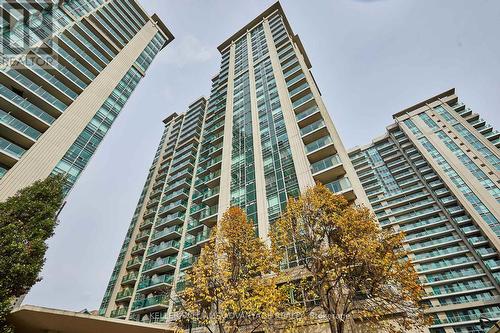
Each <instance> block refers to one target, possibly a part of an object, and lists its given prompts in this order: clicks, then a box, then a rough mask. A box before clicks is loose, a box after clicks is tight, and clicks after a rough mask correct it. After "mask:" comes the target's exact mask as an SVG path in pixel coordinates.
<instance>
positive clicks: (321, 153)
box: [305, 135, 336, 163]
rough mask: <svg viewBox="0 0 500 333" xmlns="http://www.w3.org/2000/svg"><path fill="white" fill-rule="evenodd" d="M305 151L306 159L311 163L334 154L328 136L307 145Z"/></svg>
mask: <svg viewBox="0 0 500 333" xmlns="http://www.w3.org/2000/svg"><path fill="white" fill-rule="evenodd" d="M305 150H306V154H307V158H308V159H309V161H311V162H312V163H314V162H316V161H319V160H322V159H324V158H326V157H328V156H329V155H332V154H334V153H335V152H336V150H335V146H334V145H333V140H332V138H331V137H330V136H329V135H326V136H324V137H322V138H319V139H318V140H315V141H313V142H311V143H309V144H307V145H306V146H305Z"/></svg>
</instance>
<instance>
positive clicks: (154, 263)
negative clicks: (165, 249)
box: [143, 251, 177, 272]
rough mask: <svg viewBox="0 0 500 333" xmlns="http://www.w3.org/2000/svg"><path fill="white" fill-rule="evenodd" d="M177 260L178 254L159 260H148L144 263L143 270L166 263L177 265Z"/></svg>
mask: <svg viewBox="0 0 500 333" xmlns="http://www.w3.org/2000/svg"><path fill="white" fill-rule="evenodd" d="M148 252H149V251H148ZM176 262H177V256H176V255H175V256H171V257H166V258H159V259H158V260H148V261H146V263H145V264H144V269H143V272H146V271H149V270H152V269H155V268H158V267H161V266H165V265H170V266H175V263H176Z"/></svg>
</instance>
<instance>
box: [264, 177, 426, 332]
mask: <svg viewBox="0 0 500 333" xmlns="http://www.w3.org/2000/svg"><path fill="white" fill-rule="evenodd" d="M272 239H273V248H274V249H275V250H276V251H280V252H282V253H284V252H285V251H286V249H287V248H289V247H290V246H291V245H292V244H293V245H294V246H295V248H296V249H297V252H298V253H300V254H301V255H302V256H303V258H304V259H305V260H304V263H305V264H304V267H303V271H304V274H303V275H305V278H304V281H306V282H305V283H302V286H303V287H304V288H305V289H306V293H308V295H309V297H314V298H317V299H318V301H319V310H320V313H321V317H322V318H325V319H326V320H328V323H329V326H330V330H331V332H332V333H344V332H352V331H357V332H360V331H361V332H376V331H378V330H383V331H384V332H391V333H396V332H398V333H399V332H401V333H403V332H408V331H409V330H410V329H418V328H420V327H423V325H425V324H426V323H427V320H426V318H425V316H424V312H423V309H422V307H421V306H420V305H419V301H420V300H421V297H422V295H423V288H422V287H421V286H420V285H419V283H418V277H417V274H416V272H415V270H414V268H413V266H412V264H411V262H410V261H409V260H407V257H406V256H407V253H406V252H405V251H404V250H403V247H402V240H403V235H402V234H399V233H394V232H389V231H383V230H382V229H380V228H379V226H378V224H377V223H376V221H375V218H374V216H373V214H372V213H370V211H369V210H368V209H366V208H363V207H359V206H355V205H351V204H349V203H348V202H347V200H346V199H345V198H344V197H343V196H341V195H336V194H334V193H332V192H331V191H330V190H328V189H327V188H326V187H325V186H323V185H321V184H318V185H316V186H315V187H313V188H310V189H309V190H307V191H306V192H305V193H304V194H303V195H302V196H301V197H299V198H297V199H291V200H290V201H289V202H288V205H287V209H286V211H285V212H284V213H283V215H282V217H281V218H280V219H279V220H278V221H277V222H276V223H275V225H274V227H273V231H272ZM317 310H318V309H316V311H317ZM312 311H314V310H312ZM311 313H314V312H311ZM316 314H318V312H316Z"/></svg>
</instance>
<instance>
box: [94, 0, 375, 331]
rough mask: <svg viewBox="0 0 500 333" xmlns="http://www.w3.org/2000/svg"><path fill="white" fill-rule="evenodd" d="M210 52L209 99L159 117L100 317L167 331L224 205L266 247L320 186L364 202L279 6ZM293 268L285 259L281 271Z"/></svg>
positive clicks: (291, 258)
mask: <svg viewBox="0 0 500 333" xmlns="http://www.w3.org/2000/svg"><path fill="white" fill-rule="evenodd" d="M218 50H219V51H220V54H221V58H222V59H221V64H220V70H219V73H218V74H217V75H215V76H214V77H213V78H212V86H211V91H210V97H209V98H208V99H207V100H205V99H204V98H200V99H198V100H197V101H195V102H194V103H192V104H191V105H190V106H189V107H188V109H187V111H186V112H184V113H183V114H180V115H177V114H172V115H171V116H169V117H168V118H167V119H165V130H164V133H163V136H162V139H161V142H160V145H159V146H158V150H157V153H156V156H155V158H154V161H153V164H152V166H151V169H150V171H149V175H148V178H147V181H146V183H145V185H144V190H143V192H142V195H141V197H140V200H139V203H138V205H137V208H136V211H135V214H134V216H133V218H132V222H131V224H130V227H129V229H128V232H127V235H126V238H125V241H124V243H123V246H122V249H121V252H120V254H119V257H118V261H117V263H116V265H115V268H114V270H113V273H112V276H111V279H110V282H109V285H108V287H107V289H106V292H105V295H104V298H103V301H102V304H101V308H100V315H104V316H110V317H115V318H123V319H130V320H136V321H141V322H159V323H162V322H166V321H168V318H170V315H172V314H174V313H175V311H176V308H175V305H174V304H173V302H172V301H171V299H174V298H175V294H176V293H177V292H179V291H181V290H182V289H183V283H184V279H183V277H184V274H185V271H186V269H188V268H189V267H191V266H192V264H193V262H194V261H195V260H196V258H197V256H198V255H199V253H200V250H201V248H202V246H203V244H204V243H205V242H206V240H207V238H208V237H209V234H210V230H211V228H213V227H214V226H216V224H217V221H218V219H219V218H220V217H221V215H222V214H223V213H224V211H226V210H227V209H228V208H229V207H230V206H239V207H242V208H243V209H244V210H245V211H246V213H247V215H248V217H249V218H250V219H251V220H252V221H253V222H254V223H255V229H256V232H257V233H258V234H259V236H260V237H262V238H263V239H266V238H267V237H268V231H269V225H270V223H272V222H273V221H274V220H276V218H277V217H278V216H279V215H280V213H281V212H282V210H283V209H284V207H285V204H286V201H287V200H288V199H289V198H290V197H295V196H297V195H298V194H299V193H300V192H301V191H303V190H305V189H307V188H308V187H310V186H312V185H313V184H315V182H316V181H320V182H322V183H324V184H326V185H327V186H328V187H329V188H330V189H331V190H333V191H334V192H337V193H341V194H343V195H345V196H346V197H347V198H348V199H349V200H351V201H352V202H358V203H366V204H367V203H368V201H367V198H366V196H365V195H364V191H363V190H362V188H361V183H360V182H359V180H358V178H357V176H356V173H355V170H354V167H353V166H352V164H351V162H350V159H349V156H348V154H347V151H346V149H345V148H344V146H343V144H342V142H341V140H340V137H339V135H338V133H337V131H336V129H335V127H334V125H333V122H332V120H331V118H330V116H329V114H328V112H327V110H326V108H325V106H324V104H323V101H322V98H321V94H320V92H319V90H318V87H317V86H316V83H315V81H314V79H313V77H312V73H311V71H310V68H311V64H310V62H309V59H308V57H307V55H306V53H305V50H304V48H303V46H302V44H301V42H300V39H299V37H298V36H297V35H295V34H294V33H293V31H292V29H291V27H290V25H289V23H288V21H287V18H286V16H285V15H284V12H283V9H282V8H281V6H280V4H279V3H276V4H274V5H272V6H271V7H269V8H268V9H267V10H265V11H264V12H263V13H261V14H260V15H259V16H258V17H256V18H255V19H254V20H252V21H251V22H249V23H248V24H247V25H246V26H244V27H243V28H242V29H240V30H239V31H238V32H236V33H235V34H233V35H232V36H231V37H229V38H228V39H227V40H226V41H225V42H223V43H222V44H221V45H220V46H219V47H218ZM299 260H300V258H298V257H297V253H295V252H294V250H293V249H290V252H289V254H288V257H287V260H286V265H285V266H288V267H294V266H297V265H298V263H299Z"/></svg>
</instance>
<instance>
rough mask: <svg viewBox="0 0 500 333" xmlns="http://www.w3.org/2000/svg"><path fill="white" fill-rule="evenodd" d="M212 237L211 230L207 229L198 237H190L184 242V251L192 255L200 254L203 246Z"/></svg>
mask: <svg viewBox="0 0 500 333" xmlns="http://www.w3.org/2000/svg"><path fill="white" fill-rule="evenodd" d="M210 235H211V230H210V229H205V230H203V231H202V232H200V233H199V234H197V235H196V236H192V235H188V236H187V237H186V241H185V242H184V250H185V251H186V252H188V253H190V254H192V255H196V254H198V253H200V251H201V248H202V247H203V245H205V243H206V242H207V241H208V240H209V239H210Z"/></svg>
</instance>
